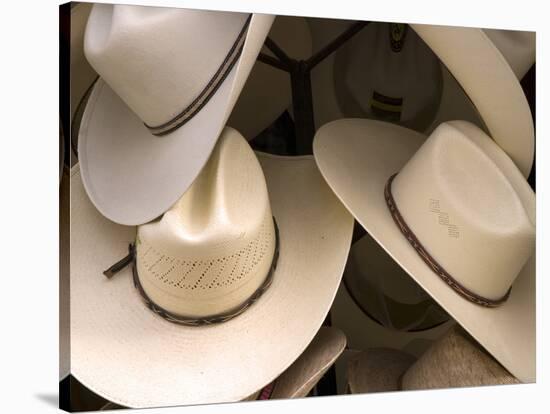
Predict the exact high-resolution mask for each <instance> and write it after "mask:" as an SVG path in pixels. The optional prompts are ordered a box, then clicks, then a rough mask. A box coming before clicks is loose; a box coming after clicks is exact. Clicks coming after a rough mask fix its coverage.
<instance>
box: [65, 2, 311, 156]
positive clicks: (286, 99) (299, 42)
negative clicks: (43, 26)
mask: <svg viewBox="0 0 550 414" xmlns="http://www.w3.org/2000/svg"><path fill="white" fill-rule="evenodd" d="M83 6H87V10H88V13H87V14H86V19H87V16H88V14H89V11H90V9H91V4H88V5H86V4H83ZM88 6H89V7H88ZM79 8H80V7H78V9H79ZM73 9H74V10H75V12H76V11H77V7H76V6H75V7H73ZM81 20H82V19H79V20H78V23H79V25H78V26H76V27H72V28H71V30H72V31H71V34H73V33H75V36H76V33H80V36H79V37H76V39H77V40H79V41H75V42H74V43H73V44H72V45H71V58H72V57H73V56H75V57H76V56H78V57H81V59H76V63H77V64H76V65H75V66H74V67H73V68H72V71H73V72H72V73H71V76H72V77H71V79H72V80H73V79H74V81H75V82H76V81H80V82H81V83H84V84H85V85H88V86H87V87H86V88H83V89H82V88H80V89H82V94H84V92H86V89H87V88H88V87H89V86H91V84H92V83H93V81H94V80H95V79H96V78H97V74H96V73H95V72H94V71H93V69H92V68H91V67H90V66H89V64H88V61H87V60H86V59H85V58H84V52H83V48H84V46H83V37H84V27H85V22H86V20H84V21H83V22H82V24H80V22H81ZM72 23H73V25H77V23H76V21H74V20H73V22H72ZM79 28H80V31H78V29H79ZM268 36H269V37H270V38H271V39H273V41H274V42H275V43H277V44H278V45H280V46H281V48H283V49H284V50H285V52H287V53H288V55H289V56H291V57H293V58H295V59H305V58H307V57H309V56H310V55H311V34H310V33H309V28H308V25H307V23H306V21H305V19H304V18H303V17H290V16H278V17H277V18H276V19H275V21H274V23H273V26H272V27H271V30H270V32H269V34H268ZM262 52H263V53H266V54H271V52H270V51H269V49H267V48H266V47H265V46H264V48H263V49H262ZM83 64H85V66H86V67H85V68H81V65H83ZM88 68H89V70H88ZM90 71H91V75H89V73H90ZM86 81H87V82H86ZM75 92H76V91H75ZM77 97H78V98H77V99H76V100H75V101H73V102H72V104H73V107H72V109H73V111H75V110H76V108H77V106H78V104H79V102H80V101H81V100H82V96H81V95H79V94H77ZM291 101H292V93H291V89H290V78H289V76H288V74H287V73H285V72H283V71H281V70H278V69H276V68H273V67H271V66H269V65H266V64H264V63H262V62H256V63H255V64H254V66H253V67H252V71H251V72H250V76H249V77H248V79H247V80H246V83H245V84H244V87H243V90H242V92H241V94H240V96H239V98H238V100H237V103H236V104H235V107H234V108H233V111H232V112H231V116H230V117H229V119H228V121H227V124H228V125H229V126H231V127H233V128H235V129H236V130H238V131H240V132H241V133H242V134H243V136H244V137H245V138H246V139H247V140H251V139H253V138H254V137H256V136H257V135H258V134H259V133H260V132H262V131H263V130H264V129H265V128H267V127H268V126H269V125H271V124H272V123H273V122H274V121H275V120H276V119H277V117H278V116H280V115H281V114H282V113H283V112H284V111H285V110H286V109H287V108H288V107H289V106H290V104H291ZM84 108H85V101H84V102H82V104H81V105H80V107H79V115H80V116H78V115H77V116H74V119H75V121H76V122H75V125H74V128H73V132H75V133H76V134H77V133H78V130H79V128H80V120H81V117H82V112H83V111H84ZM251 114H253V116H251ZM77 141H78V137H77V136H76V137H75V136H73V144H74V147H76V146H77V144H76V142H77ZM73 155H77V154H76V151H75V154H73ZM73 158H74V162H76V156H74V157H73ZM73 165H74V164H73Z"/></svg>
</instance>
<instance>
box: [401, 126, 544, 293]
mask: <svg viewBox="0 0 550 414" xmlns="http://www.w3.org/2000/svg"><path fill="white" fill-rule="evenodd" d="M392 193H393V197H394V199H395V202H396V204H397V207H398V209H399V211H400V213H401V215H402V216H403V218H404V220H405V222H406V223H407V225H408V226H409V227H410V229H411V230H412V232H413V233H414V234H415V235H416V237H417V238H418V239H419V240H420V242H421V243H422V244H423V245H424V247H425V248H426V250H427V251H428V253H429V254H430V255H431V256H432V257H433V258H434V259H435V260H436V261H437V262H438V263H439V264H440V265H441V266H443V268H445V270H446V271H447V272H448V273H449V274H451V276H453V278H455V279H456V280H457V281H458V282H459V283H460V284H462V285H463V286H464V287H466V288H467V289H469V290H471V291H473V292H474V293H476V294H478V295H481V296H484V297H487V298H489V299H494V300H497V299H500V298H501V297H503V296H504V295H505V294H506V292H507V291H508V289H509V288H510V287H511V286H512V284H513V282H514V280H515V278H516V277H517V276H518V274H519V273H520V271H521V269H522V268H523V266H524V265H525V263H526V262H527V260H528V259H529V257H531V255H532V254H533V251H534V246H535V196H534V193H533V191H532V190H531V189H530V188H529V185H528V183H527V182H526V181H525V179H523V177H522V176H521V173H520V172H519V170H518V169H517V167H516V166H515V165H514V164H513V163H512V161H511V160H509V159H508V158H507V156H505V154H504V153H503V152H502V150H501V149H500V148H498V146H497V145H496V144H495V143H494V142H493V141H492V140H491V139H490V138H489V137H488V136H487V135H485V133H483V132H482V131H481V130H480V129H479V128H477V127H476V126H474V125H472V124H469V123H467V122H464V121H453V122H449V123H445V124H442V125H440V126H439V127H438V128H437V129H436V130H435V131H434V132H433V133H432V135H431V136H430V137H429V138H428V139H427V140H426V142H425V143H424V144H423V145H422V147H421V148H420V149H419V150H418V151H417V152H416V153H415V154H414V155H413V157H412V158H411V159H410V160H409V161H408V162H407V164H406V165H405V166H404V167H403V168H402V169H401V171H400V172H399V174H398V175H397V177H396V178H395V180H394V183H393V185H392Z"/></svg>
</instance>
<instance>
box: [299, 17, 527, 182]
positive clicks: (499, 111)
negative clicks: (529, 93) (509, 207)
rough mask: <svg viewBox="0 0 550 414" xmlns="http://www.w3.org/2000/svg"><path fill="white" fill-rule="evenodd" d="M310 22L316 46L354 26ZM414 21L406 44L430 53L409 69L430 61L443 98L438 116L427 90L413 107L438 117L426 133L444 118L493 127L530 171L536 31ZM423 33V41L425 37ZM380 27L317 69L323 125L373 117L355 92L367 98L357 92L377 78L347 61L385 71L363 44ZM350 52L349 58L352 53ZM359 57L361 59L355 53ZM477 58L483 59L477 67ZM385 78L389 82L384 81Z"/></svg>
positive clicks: (319, 119)
mask: <svg viewBox="0 0 550 414" xmlns="http://www.w3.org/2000/svg"><path fill="white" fill-rule="evenodd" d="M308 23H309V25H310V28H311V33H312V40H313V50H314V51H315V50H318V49H319V48H320V47H322V46H323V45H325V44H326V43H328V42H329V41H330V40H332V39H333V38H335V37H336V36H337V35H338V34H340V33H341V32H343V31H344V30H345V29H346V28H348V27H349V26H350V25H351V24H352V22H350V21H346V20H331V19H308ZM370 25H371V26H372V25H380V23H376V22H375V23H371V24H370ZM411 27H412V29H414V30H413V31H411V30H409V31H408V33H407V35H406V36H405V47H406V45H407V41H409V44H410V43H411V42H410V40H411V39H412V44H413V45H414V46H417V48H418V49H419V50H421V51H422V53H423V54H424V59H421V58H420V57H419V56H417V55H415V56H414V58H415V59H417V60H418V61H417V62H416V64H415V65H410V66H409V70H411V71H413V70H414V68H416V67H417V66H418V64H422V65H423V66H425V70H424V72H425V71H428V70H429V71H431V73H433V76H434V79H433V81H434V82H435V89H434V92H433V93H432V94H431V95H432V98H436V97H437V96H438V94H437V91H438V90H439V100H436V101H435V102H433V105H436V106H437V111H436V113H435V114H433V105H430V103H429V99H427V98H428V96H427V95H425V96H424V98H422V97H421V96H417V97H415V99H414V101H415V102H416V105H413V106H412V107H413V108H417V112H419V111H420V108H424V112H426V113H427V112H429V113H431V114H432V115H433V121H432V122H431V124H429V125H427V127H426V128H425V130H424V131H423V132H425V133H427V134H429V133H431V132H432V131H433V130H434V129H435V128H436V127H437V126H438V125H439V124H441V123H442V122H446V121H450V120H455V119H462V120H467V121H470V122H472V123H475V124H476V125H478V126H479V127H481V128H485V125H486V127H487V129H488V131H489V133H490V135H491V137H492V138H493V139H494V140H495V141H496V142H497V143H498V144H499V145H500V146H501V147H502V148H503V149H504V151H505V152H506V153H507V154H508V155H509V156H510V158H512V160H513V161H514V162H515V163H516V164H517V165H518V167H519V168H520V170H521V171H522V173H523V174H524V176H525V177H527V176H528V175H529V172H530V170H531V166H532V163H533V154H534V142H535V141H534V139H535V138H534V129H533V121H532V116H531V112H530V110H529V105H528V103H527V100H526V98H525V96H524V94H523V90H522V88H521V86H520V84H519V80H518V79H521V78H522V77H523V75H525V73H526V72H527V70H528V69H529V68H530V67H531V66H532V64H533V63H534V62H535V34H534V33H533V32H521V31H511V30H492V29H491V30H483V29H476V28H467V27H444V26H430V25H417V24H413V25H411ZM415 32H416V33H417V34H418V35H419V36H420V37H421V39H422V40H423V42H419V41H418V38H417V37H416V35H415ZM376 33H377V31H376V30H372V28H370V27H369V26H367V27H366V28H364V29H362V30H361V32H359V33H358V34H356V35H355V36H354V37H353V38H352V39H351V40H349V41H348V43H349V44H345V45H344V46H342V50H341V51H338V52H336V53H334V54H332V55H331V56H329V57H327V58H326V59H325V61H323V62H322V63H320V64H319V66H318V67H317V68H315V70H314V71H313V72H312V75H311V79H312V84H313V90H314V93H313V99H314V109H315V123H316V125H317V127H321V126H322V125H324V124H325V123H327V122H330V121H333V120H336V119H340V118H349V117H358V116H359V117H367V116H369V115H368V113H367V112H365V110H364V109H363V110H358V109H356V110H355V111H354V110H353V107H354V106H355V107H356V108H357V103H356V104H354V103H353V99H352V97H353V96H355V101H357V100H359V99H362V100H363V101H364V100H365V99H366V98H365V96H364V95H363V96H362V97H361V96H359V95H358V94H357V92H356V91H358V90H364V89H369V85H371V84H375V83H376V82H374V80H373V79H372V78H369V77H368V76H366V75H365V76H364V78H363V80H362V83H361V84H360V83H359V82H360V81H361V77H360V76H355V77H351V78H350V77H349V76H348V75H346V73H348V72H350V71H351V72H354V71H355V72H356V75H359V74H360V73H361V72H360V71H359V70H356V69H357V68H350V67H346V65H352V64H354V65H361V64H362V65H368V66H369V67H372V69H370V70H372V71H374V73H377V72H376V66H377V65H380V64H381V63H380V62H379V61H370V62H369V61H367V59H366V56H367V55H368V53H369V51H370V50H371V49H368V48H365V47H364V46H363V43H364V42H361V40H366V39H370V41H371V43H372V41H373V39H374V38H373V36H374V35H375V34H376ZM371 38H373V39H371ZM424 42H425V43H426V44H427V45H428V46H429V47H430V48H431V49H432V50H433V52H434V53H435V54H436V55H437V57H438V58H439V59H440V61H441V74H439V75H438V72H437V71H436V70H435V69H434V68H432V67H431V63H430V61H431V57H430V54H429V53H427V52H426V51H425V50H424V48H423V47H422V46H421V45H423V44H424ZM348 49H349V51H348ZM351 49H353V50H351ZM340 55H343V56H340ZM347 55H349V59H345V57H346V56H347ZM353 56H355V58H352V57H353ZM342 57H344V58H342ZM363 57H364V58H365V59H364V60H365V61H364V62H363ZM378 60H380V59H378ZM383 62H386V64H389V63H391V60H390V59H389V58H388V59H385V60H384V59H383V60H382V63H383ZM422 62H423V63H422ZM472 62H475V64H474V65H473V64H472ZM365 70H366V69H365ZM343 77H347V78H348V83H349V85H348V86H349V87H348V88H347V91H346V90H341V87H342V84H343V82H341V81H338V80H339V79H341V78H343ZM455 78H456V79H455ZM422 79H424V78H422ZM441 79H442V80H441ZM457 81H458V82H457ZM424 82H427V79H424ZM377 84H381V83H380V81H379V82H378V83H377ZM406 86H407V85H404V86H403V89H404V91H405V90H407V88H406ZM391 87H395V85H391V86H386V88H391ZM462 88H463V89H462ZM347 92H349V93H347ZM409 93H412V90H409ZM411 96H414V95H411ZM363 104H365V102H363ZM363 106H364V105H363ZM404 106H405V105H404V104H403V107H404ZM478 111H479V112H478ZM362 112H363V113H362ZM413 113H415V111H414V110H412V111H411V114H413ZM371 117H372V116H371ZM410 118H411V119H410V120H409V122H411V123H410V125H409V126H410V127H414V128H415V129H418V130H419V131H422V128H421V127H422V126H426V122H427V120H426V119H423V118H422V117H420V118H418V117H417V119H416V122H412V121H414V117H413V116H412V115H411V117H410ZM379 120H380V119H379ZM419 120H420V121H419Z"/></svg>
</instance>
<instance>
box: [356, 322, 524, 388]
mask: <svg viewBox="0 0 550 414" xmlns="http://www.w3.org/2000/svg"><path fill="white" fill-rule="evenodd" d="M518 382H519V381H518V380H517V379H516V378H514V377H513V376H512V375H510V373H509V372H507V371H506V370H505V369H504V368H503V367H502V366H501V365H500V364H499V363H498V362H497V361H495V360H494V359H493V358H492V357H491V356H490V355H489V354H487V353H486V352H485V351H484V350H483V348H481V347H479V345H478V344H477V343H476V342H475V341H474V340H473V339H472V338H471V337H470V336H469V335H468V334H467V333H466V332H464V331H463V330H462V329H461V328H460V327H458V326H456V325H455V326H454V327H453V328H452V329H450V330H449V331H448V332H447V333H446V334H445V335H444V336H443V337H441V338H440V339H439V340H438V341H437V342H436V343H435V344H433V345H432V346H431V347H430V348H429V349H428V350H427V351H426V352H425V353H424V354H423V355H422V356H421V357H420V358H419V359H418V360H416V359H415V358H414V357H412V356H411V355H409V354H407V353H405V352H399V351H396V350H392V349H385V348H376V349H368V350H366V351H364V352H361V353H360V354H359V355H357V356H356V357H355V358H354V359H353V360H351V361H350V363H349V365H348V384H349V389H350V391H351V393H352V394H357V393H369V392H385V391H386V392H387V391H411V390H422V389H433V388H451V387H475V386H481V385H500V384H517V383H518Z"/></svg>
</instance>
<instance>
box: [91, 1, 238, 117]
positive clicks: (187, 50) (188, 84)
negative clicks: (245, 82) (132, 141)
mask: <svg viewBox="0 0 550 414" xmlns="http://www.w3.org/2000/svg"><path fill="white" fill-rule="evenodd" d="M247 17H248V14H246V13H234V12H218V11H204V10H186V9H175V8H164V7H150V6H127V5H109V4H95V5H94V7H93V9H92V11H91V13H90V17H89V19H88V24H87V26H86V32H85V38H84V52H85V55H86V58H87V59H88V61H89V63H90V64H91V66H92V67H93V68H94V69H95V71H96V72H97V73H98V74H99V75H100V76H101V77H102V78H103V79H104V80H105V82H106V83H107V84H108V85H109V86H110V87H111V88H112V89H113V91H115V92H116V94H117V95H118V96H120V98H121V99H122V100H123V101H124V102H125V103H126V105H128V107H129V108H130V109H132V111H134V112H135V113H136V114H137V115H138V117H139V118H140V119H141V120H142V121H143V122H144V123H146V124H147V125H151V126H158V125H162V124H164V123H166V122H168V121H170V120H172V119H173V118H174V117H175V116H177V115H178V114H180V113H181V112H182V111H183V110H184V109H185V108H187V107H188V106H189V105H190V104H191V103H192V102H193V101H194V100H195V99H196V98H197V97H198V96H199V95H200V93H201V92H202V91H203V90H204V89H205V88H206V87H207V85H208V83H209V82H210V81H211V79H212V78H213V76H214V74H215V73H216V72H217V71H218V69H219V68H220V67H221V65H222V63H223V62H224V59H225V58H226V56H227V54H228V52H229V51H230V50H231V47H232V46H233V44H234V42H235V41H236V39H237V38H238V35H239V33H240V32H241V30H242V29H243V27H244V24H245V22H246V19H247Z"/></svg>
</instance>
